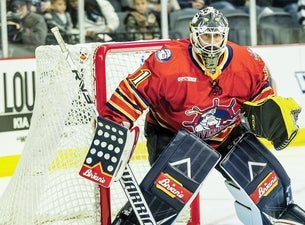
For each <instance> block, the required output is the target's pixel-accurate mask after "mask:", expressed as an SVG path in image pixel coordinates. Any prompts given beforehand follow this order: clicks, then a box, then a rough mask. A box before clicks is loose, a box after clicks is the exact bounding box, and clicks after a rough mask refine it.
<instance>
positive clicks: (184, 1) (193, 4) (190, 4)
mask: <svg viewBox="0 0 305 225" xmlns="http://www.w3.org/2000/svg"><path fill="white" fill-rule="evenodd" d="M178 3H179V5H180V7H181V9H185V8H193V9H198V10H199V9H202V8H203V7H204V6H205V1H204V0H194V1H189V0H178Z"/></svg>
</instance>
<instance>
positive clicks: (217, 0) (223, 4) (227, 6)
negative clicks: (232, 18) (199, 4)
mask: <svg viewBox="0 0 305 225" xmlns="http://www.w3.org/2000/svg"><path fill="white" fill-rule="evenodd" d="M244 2H245V1H243V4H242V5H244V4H245V3H244ZM207 4H208V3H207ZM209 5H210V6H212V7H214V8H215V9H218V10H233V9H236V6H237V5H241V4H240V3H239V1H234V0H228V1H223V0H213V1H211V2H210V4H209Z"/></svg>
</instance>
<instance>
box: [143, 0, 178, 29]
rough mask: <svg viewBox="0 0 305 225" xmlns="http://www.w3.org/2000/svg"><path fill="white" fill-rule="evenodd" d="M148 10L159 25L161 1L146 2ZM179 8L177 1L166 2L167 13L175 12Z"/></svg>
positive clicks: (151, 0)
mask: <svg viewBox="0 0 305 225" xmlns="http://www.w3.org/2000/svg"><path fill="white" fill-rule="evenodd" d="M148 3H149V4H148V8H149V9H150V10H151V11H152V12H153V13H154V14H155V16H156V17H157V21H158V23H159V24H161V0H148ZM180 9H181V7H180V5H179V2H178V0H168V4H167V12H168V13H170V12H173V11H176V10H180Z"/></svg>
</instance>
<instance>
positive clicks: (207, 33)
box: [190, 7, 229, 70]
mask: <svg viewBox="0 0 305 225" xmlns="http://www.w3.org/2000/svg"><path fill="white" fill-rule="evenodd" d="M190 31H191V35H190V39H191V43H192V46H193V48H194V51H195V53H196V54H198V55H199V56H200V57H201V59H202V61H203V63H204V65H205V66H206V68H208V69H209V70H215V68H216V67H217V65H218V61H219V58H220V56H221V55H222V53H223V52H224V50H225V47H226V44H227V40H228V34H229V23H228V20H227V18H226V17H225V16H224V15H223V14H222V13H221V12H220V11H218V10H217V9H214V8H213V7H207V8H204V9H202V10H200V11H199V12H197V13H196V15H195V16H194V17H193V19H192V21H191V23H190Z"/></svg>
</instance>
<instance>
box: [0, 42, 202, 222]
mask: <svg viewBox="0 0 305 225" xmlns="http://www.w3.org/2000/svg"><path fill="white" fill-rule="evenodd" d="M166 42H167V40H158V41H144V42H118V43H105V44H101V43H88V44H77V45H68V46H67V47H68V50H69V52H70V55H71V57H72V59H73V61H74V63H75V65H76V67H77V68H78V71H79V72H80V74H81V76H82V78H83V81H84V84H85V87H86V89H88V91H89V93H91V96H95V97H96V106H97V110H98V111H100V110H101V107H102V105H103V104H105V102H106V100H107V99H108V98H109V97H110V94H111V93H112V92H113V91H114V90H115V88H116V86H117V85H118V83H119V82H120V80H121V79H122V78H124V77H125V76H126V75H127V74H128V73H132V72H133V71H135V70H136V69H137V68H138V67H139V66H140V65H141V64H142V63H143V61H144V60H145V58H147V57H148V56H149V55H150V54H151V53H152V52H153V51H155V50H158V49H160V48H161V46H162V45H163V44H165V43H166ZM35 55H36V75H35V85H36V90H35V91H36V96H35V107H34V111H33V116H32V119H31V126H30V130H29V132H28V136H27V140H26V143H25V146H24V149H23V151H22V155H21V157H20V160H19V163H18V165H17V168H16V170H15V172H14V175H13V176H12V178H11V179H10V182H9V184H8V186H7V187H6V189H5V191H4V192H3V195H2V196H1V197H0V225H20V224H22V225H34V224H35V225H42V224H43V225H69V224H73V225H74V224H75V225H76V224H77V225H88V224H90V225H109V224H110V223H111V221H112V219H113V218H114V217H115V215H116V214H117V213H118V211H119V209H120V208H121V207H122V206H123V205H124V204H125V202H126V201H127V198H126V197H125V194H124V192H123V191H122V188H121V186H120V184H119V182H115V183H114V184H113V185H112V186H111V187H110V189H106V188H100V187H99V186H98V185H96V184H95V183H94V182H92V181H89V180H87V179H84V178H82V177H80V176H79V175H78V172H79V169H80V168H81V165H82V164H83V160H84V158H85V156H86V154H87V151H88V149H89V147H90V144H91V141H92V138H93V136H94V133H95V126H94V124H95V121H94V118H93V117H92V115H91V109H92V108H90V107H89V105H88V104H87V103H86V101H85V100H84V98H83V96H82V92H81V91H80V90H79V83H78V81H76V80H75V78H74V75H73V74H72V72H71V70H70V67H69V65H68V63H67V62H66V61H65V58H64V56H63V55H62V54H61V50H60V48H59V46H52V45H48V46H41V47H38V48H37V49H36V53H35ZM144 117H145V115H142V116H141V117H140V118H139V120H138V121H137V122H136V124H137V125H138V126H139V127H140V129H141V134H140V137H139V141H138V144H137V147H136V149H135V152H134V154H133V156H132V158H131V160H130V167H131V169H132V170H133V172H134V174H135V176H136V178H137V180H138V182H139V183H140V181H141V179H143V177H144V176H145V174H146V172H147V171H148V170H149V168H150V167H149V163H148V160H147V151H146V147H145V138H144V135H143V130H144V128H143V125H144ZM178 223H179V224H188V225H199V224H200V198H199V196H197V197H196V198H195V200H194V201H193V203H192V204H191V207H190V209H188V210H186V213H185V215H184V216H182V218H181V219H179V220H178Z"/></svg>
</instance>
